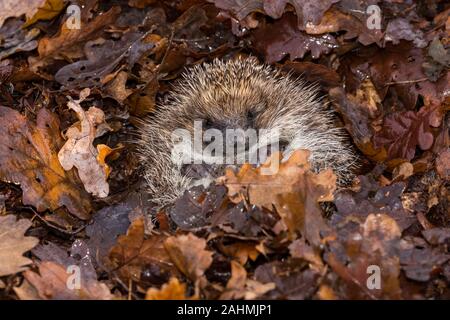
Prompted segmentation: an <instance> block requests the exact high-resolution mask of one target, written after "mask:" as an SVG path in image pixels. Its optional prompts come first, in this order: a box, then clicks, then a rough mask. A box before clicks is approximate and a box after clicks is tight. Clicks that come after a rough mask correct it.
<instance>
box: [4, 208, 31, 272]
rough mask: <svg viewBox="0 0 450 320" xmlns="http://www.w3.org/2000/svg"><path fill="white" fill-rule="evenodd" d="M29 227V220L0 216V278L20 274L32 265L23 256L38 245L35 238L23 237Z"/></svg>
mask: <svg viewBox="0 0 450 320" xmlns="http://www.w3.org/2000/svg"><path fill="white" fill-rule="evenodd" d="M30 226H31V222H30V221H29V220H26V219H21V220H18V221H16V217H15V216H13V215H7V216H3V217H2V216H0V277H2V276H6V275H9V274H15V273H18V272H21V271H23V270H25V269H26V267H25V266H26V265H29V264H30V263H32V261H31V260H30V259H28V258H25V257H24V256H23V254H24V253H25V252H27V251H29V250H31V249H32V248H33V247H35V246H36V245H37V244H38V243H39V240H38V239H37V238H34V237H25V236H24V233H25V231H27V229H28V228H29V227H30Z"/></svg>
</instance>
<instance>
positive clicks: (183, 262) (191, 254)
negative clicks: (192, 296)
mask: <svg viewBox="0 0 450 320" xmlns="http://www.w3.org/2000/svg"><path fill="white" fill-rule="evenodd" d="M164 247H165V248H166V250H167V253H168V254H169V256H170V258H171V259H172V261H173V262H174V263H175V265H176V266H177V268H178V269H179V270H180V271H181V272H183V274H184V275H185V276H186V277H188V278H189V279H190V280H192V281H194V282H196V281H197V280H200V279H201V278H202V277H203V275H204V273H205V271H206V269H208V268H209V266H210V265H211V263H212V261H213V259H212V252H211V251H208V250H206V249H205V247H206V240H205V239H201V238H198V237H196V236H195V235H193V234H192V233H189V234H187V235H180V236H178V237H170V238H168V239H166V241H165V242H164Z"/></svg>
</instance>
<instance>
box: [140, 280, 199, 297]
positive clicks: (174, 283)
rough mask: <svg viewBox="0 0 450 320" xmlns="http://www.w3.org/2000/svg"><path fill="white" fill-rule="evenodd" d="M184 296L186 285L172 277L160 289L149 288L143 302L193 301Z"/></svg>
mask: <svg viewBox="0 0 450 320" xmlns="http://www.w3.org/2000/svg"><path fill="white" fill-rule="evenodd" d="M194 298H195V297H194V296H193V297H190V298H188V297H187V296H186V284H185V283H182V282H180V281H179V280H178V278H175V277H172V278H170V280H169V282H168V283H166V284H164V285H163V286H162V287H161V289H155V288H150V289H148V290H147V294H146V296H145V300H186V299H194Z"/></svg>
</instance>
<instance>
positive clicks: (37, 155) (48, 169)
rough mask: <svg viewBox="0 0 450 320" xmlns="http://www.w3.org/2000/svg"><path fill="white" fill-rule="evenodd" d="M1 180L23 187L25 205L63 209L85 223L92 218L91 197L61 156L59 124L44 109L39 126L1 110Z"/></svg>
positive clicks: (39, 113) (9, 110)
mask: <svg viewBox="0 0 450 320" xmlns="http://www.w3.org/2000/svg"><path fill="white" fill-rule="evenodd" d="M0 135H1V137H2V144H0V179H2V180H6V181H11V182H14V183H19V184H20V185H21V187H22V190H23V203H24V204H30V205H33V206H35V207H36V208H37V210H38V211H44V210H46V209H50V210H56V209H58V208H59V207H61V206H66V208H67V209H68V210H69V211H70V212H71V213H72V214H74V215H76V216H77V217H79V218H81V219H87V218H89V212H90V207H91V204H90V199H89V195H88V194H87V193H86V192H85V191H84V190H83V188H82V187H81V186H80V182H79V180H78V178H77V177H76V175H75V174H74V172H73V171H64V169H63V168H62V166H61V164H60V163H59V160H58V155H57V152H58V150H59V148H60V147H61V146H62V143H63V142H62V139H61V137H60V131H59V120H58V118H57V117H56V115H54V114H53V113H51V112H50V111H48V110H47V109H45V108H42V109H41V110H40V111H39V112H38V114H37V119H36V124H34V123H33V122H31V121H29V120H28V119H27V118H26V117H25V116H23V115H21V114H20V113H19V112H17V111H15V110H13V109H10V108H5V107H0Z"/></svg>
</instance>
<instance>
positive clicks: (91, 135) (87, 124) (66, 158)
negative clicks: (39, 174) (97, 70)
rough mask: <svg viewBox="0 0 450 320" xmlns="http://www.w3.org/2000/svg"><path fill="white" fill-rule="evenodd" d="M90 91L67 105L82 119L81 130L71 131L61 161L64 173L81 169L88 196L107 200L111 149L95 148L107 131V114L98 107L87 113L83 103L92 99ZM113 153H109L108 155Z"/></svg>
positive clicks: (80, 172)
mask: <svg viewBox="0 0 450 320" xmlns="http://www.w3.org/2000/svg"><path fill="white" fill-rule="evenodd" d="M89 93H90V91H89V89H84V90H83V91H81V93H80V99H79V100H71V101H69V102H68V103H67V106H68V107H69V109H72V110H73V111H75V112H76V113H77V116H78V118H79V119H80V127H81V128H78V127H77V126H76V125H75V126H72V127H70V128H69V129H68V130H67V133H66V136H67V141H66V143H65V144H64V146H63V147H62V148H61V150H60V151H59V153H58V159H59V162H60V163H61V165H62V167H63V168H64V170H66V171H67V170H71V169H72V168H73V167H75V168H77V170H78V175H79V176H80V179H81V181H82V182H83V185H84V188H85V189H86V191H87V192H89V193H92V194H93V195H94V196H97V197H99V198H104V197H106V196H108V193H109V184H108V182H106V179H107V178H108V175H109V172H110V168H109V167H108V165H107V164H106V163H105V162H104V159H105V157H106V156H107V155H108V152H111V149H109V148H105V147H104V146H103V145H98V146H97V149H96V148H94V146H93V142H94V139H95V138H96V137H98V136H99V135H101V134H103V132H102V130H100V129H101V128H103V129H104V128H106V127H107V124H106V123H105V114H104V113H103V111H102V110H100V109H98V108H96V107H90V108H89V110H88V111H84V110H83V108H82V107H81V105H80V103H81V102H82V101H83V100H84V99H86V97H87V96H88V95H89ZM108 150H109V151H108Z"/></svg>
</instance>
